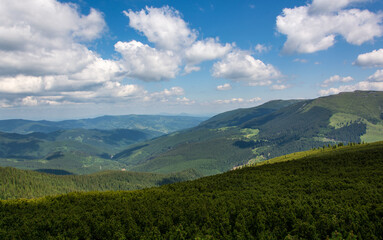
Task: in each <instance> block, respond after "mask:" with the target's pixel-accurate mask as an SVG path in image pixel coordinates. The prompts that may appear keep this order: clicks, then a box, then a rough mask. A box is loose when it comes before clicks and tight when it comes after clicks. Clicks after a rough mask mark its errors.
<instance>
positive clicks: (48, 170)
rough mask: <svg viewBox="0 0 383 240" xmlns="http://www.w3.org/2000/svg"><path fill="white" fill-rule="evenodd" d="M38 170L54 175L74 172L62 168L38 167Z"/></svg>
mask: <svg viewBox="0 0 383 240" xmlns="http://www.w3.org/2000/svg"><path fill="white" fill-rule="evenodd" d="M35 171H36V172H41V173H49V174H53V175H72V174H73V173H71V172H68V171H65V170H61V169H36V170H35Z"/></svg>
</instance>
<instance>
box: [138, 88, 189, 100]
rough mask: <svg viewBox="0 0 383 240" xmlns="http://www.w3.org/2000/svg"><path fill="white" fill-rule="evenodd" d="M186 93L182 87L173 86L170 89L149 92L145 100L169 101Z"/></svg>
mask: <svg viewBox="0 0 383 240" xmlns="http://www.w3.org/2000/svg"><path fill="white" fill-rule="evenodd" d="M184 94H185V91H184V89H183V88H181V87H172V88H170V89H164V90H163V91H161V92H154V93H151V94H148V95H147V96H146V97H145V98H144V99H145V101H160V102H168V101H169V99H171V98H173V97H180V96H182V95H184Z"/></svg>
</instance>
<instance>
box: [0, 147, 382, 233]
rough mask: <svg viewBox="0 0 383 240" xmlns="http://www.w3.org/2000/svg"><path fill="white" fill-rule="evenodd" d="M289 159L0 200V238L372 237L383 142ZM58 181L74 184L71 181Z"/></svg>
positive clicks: (378, 212)
mask: <svg viewBox="0 0 383 240" xmlns="http://www.w3.org/2000/svg"><path fill="white" fill-rule="evenodd" d="M300 155H302V153H301V154H300ZM298 158H299V159H297V160H293V159H291V161H288V162H281V163H276V164H267V165H263V166H257V167H246V168H243V169H239V170H235V171H229V172H226V173H224V174H219V175H216V176H210V177H204V178H200V179H197V180H194V181H187V182H181V183H174V184H169V185H165V186H161V187H155V188H150V189H145V190H137V191H115V192H110V191H109V192H90V193H78V192H75V193H69V194H64V195H59V196H49V197H44V198H40V199H17V200H5V201H0V216H1V217H0V238H1V239H334V240H335V239H381V238H382V236H383V228H382V226H383V218H382V215H383V187H382V186H383V178H382V176H383V142H379V143H373V144H361V145H356V146H347V147H338V148H336V149H332V148H331V149H329V148H326V149H322V150H316V151H313V153H311V151H310V152H307V153H304V156H299V157H298ZM0 170H1V169H0ZM12 170H13V171H15V170H14V169H8V170H7V171H5V174H9V175H10V176H18V175H17V174H18V173H16V172H19V171H20V170H19V171H15V173H13V172H11V171H12ZM28 173H29V174H30V172H23V173H22V175H21V174H20V175H21V176H22V177H21V178H20V179H21V181H22V184H25V185H24V186H25V189H22V187H21V186H20V185H21V184H19V186H20V190H21V191H20V192H23V191H25V190H26V192H28V189H31V188H32V189H34V188H36V187H37V186H44V185H37V184H36V185H33V183H34V181H36V182H39V183H41V180H40V181H39V179H36V180H32V181H24V180H27V179H32V175H33V174H30V175H31V176H26V175H27V174H28ZM105 174H106V175H109V174H108V173H105ZM100 175H102V174H100ZM137 175H138V176H137V179H142V177H141V176H145V175H143V174H137ZM2 176H3V174H0V179H1V177H2ZM134 176H135V175H133V176H132V177H133V178H134ZM39 177H41V176H39ZM44 177H46V176H44ZM81 177H82V176H81ZM119 178H121V180H120V179H119ZM128 178H129V174H128V173H126V174H124V173H122V172H120V173H119V174H116V175H114V176H113V174H111V175H109V176H107V178H104V179H103V178H102V177H100V176H99V175H98V174H96V175H93V176H92V177H91V176H84V177H83V180H82V181H78V183H81V184H84V185H85V186H95V187H96V188H98V187H99V186H102V187H103V186H105V185H107V184H108V181H106V182H104V180H108V179H114V180H112V181H111V185H113V184H115V185H116V186H118V185H120V184H121V185H122V186H123V185H128V184H129V183H127V182H126V181H125V182H124V179H128ZM53 179H54V178H51V179H49V181H51V182H54V184H53V186H54V185H56V186H58V185H60V183H61V179H62V178H60V179H59V178H57V181H54V180H53ZM66 179H67V180H69V179H70V178H66ZM18 180H19V178H12V177H8V178H6V181H5V183H6V184H7V185H3V184H1V183H0V186H1V187H3V188H2V191H0V194H3V192H6V191H4V190H7V189H15V188H14V187H13V186H17V185H18V183H17V182H18ZM93 180H94V181H93ZM142 180H143V181H145V179H142ZM41 184H42V183H41ZM65 184H67V182H66V181H65ZM11 186H12V187H11ZM68 186H76V184H75V181H73V184H68ZM37 189H38V190H39V191H43V190H44V189H41V188H37ZM73 189H75V187H73Z"/></svg>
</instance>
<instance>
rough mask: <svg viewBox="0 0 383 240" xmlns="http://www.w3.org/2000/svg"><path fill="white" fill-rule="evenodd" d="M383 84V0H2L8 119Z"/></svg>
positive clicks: (381, 87) (198, 104)
mask: <svg viewBox="0 0 383 240" xmlns="http://www.w3.org/2000/svg"><path fill="white" fill-rule="evenodd" d="M355 90H377V91H383V1H382V0H338V1H333V0H308V1H296V0H289V1H286V0H274V1H260V0H236V1H233V0H232V1H229V0H193V1H186V0H185V1H175V0H173V1H171V0H168V1H165V0H92V1H91V0H0V119H14V118H22V119H32V120H41V119H46V120H62V119H78V118H90V117H97V116H102V115H126V114H167V115H179V114H189V115H195V116H211V115H213V114H217V113H221V112H224V111H228V110H232V109H236V108H247V107H254V106H257V105H260V104H262V103H265V102H267V101H270V100H275V99H313V98H317V97H321V96H327V95H331V94H337V93H339V92H344V91H355Z"/></svg>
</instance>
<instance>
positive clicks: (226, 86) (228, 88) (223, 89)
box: [217, 83, 231, 91]
mask: <svg viewBox="0 0 383 240" xmlns="http://www.w3.org/2000/svg"><path fill="white" fill-rule="evenodd" d="M230 89H231V85H230V84H229V83H225V84H223V85H219V86H217V90H219V91H226V90H230Z"/></svg>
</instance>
